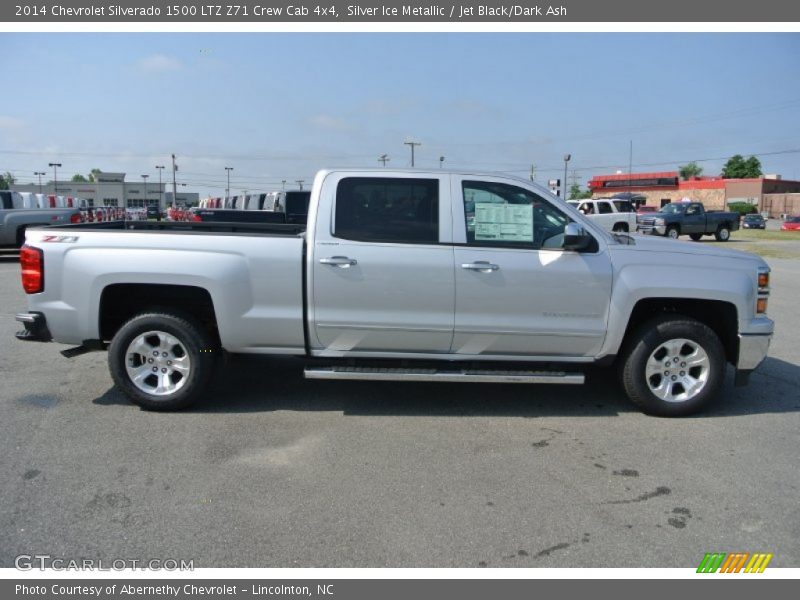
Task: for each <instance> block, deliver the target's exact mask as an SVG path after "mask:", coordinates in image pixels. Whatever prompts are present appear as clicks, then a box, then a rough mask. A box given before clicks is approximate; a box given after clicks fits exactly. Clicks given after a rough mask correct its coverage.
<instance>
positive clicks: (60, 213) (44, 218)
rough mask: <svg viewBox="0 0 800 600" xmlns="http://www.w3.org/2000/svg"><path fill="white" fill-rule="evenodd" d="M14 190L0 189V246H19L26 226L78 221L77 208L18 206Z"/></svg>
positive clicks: (22, 240)
mask: <svg viewBox="0 0 800 600" xmlns="http://www.w3.org/2000/svg"><path fill="white" fill-rule="evenodd" d="M15 195H16V196H19V194H16V193H15V192H9V191H0V246H4V247H6V246H13V247H17V248H19V247H20V246H22V243H23V242H24V241H25V230H26V229H27V228H28V227H37V226H42V225H63V224H66V223H78V222H80V220H81V211H80V210H79V209H77V208H20V203H19V202H15V201H14V196H15Z"/></svg>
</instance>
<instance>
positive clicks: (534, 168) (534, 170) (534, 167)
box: [531, 163, 536, 181]
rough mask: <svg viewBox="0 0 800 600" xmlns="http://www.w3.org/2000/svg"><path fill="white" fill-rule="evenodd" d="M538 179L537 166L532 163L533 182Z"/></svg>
mask: <svg viewBox="0 0 800 600" xmlns="http://www.w3.org/2000/svg"><path fill="white" fill-rule="evenodd" d="M535 179H536V165H535V164H533V163H531V181H534V180H535Z"/></svg>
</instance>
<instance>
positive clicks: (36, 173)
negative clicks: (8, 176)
mask: <svg viewBox="0 0 800 600" xmlns="http://www.w3.org/2000/svg"><path fill="white" fill-rule="evenodd" d="M33 174H34V175H38V176H39V193H40V194H41V193H42V175H46V174H47V173H45V172H44V171H34V172H33Z"/></svg>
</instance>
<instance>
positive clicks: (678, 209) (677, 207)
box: [661, 204, 686, 215]
mask: <svg viewBox="0 0 800 600" xmlns="http://www.w3.org/2000/svg"><path fill="white" fill-rule="evenodd" d="M661 212H663V213H667V214H668V215H674V214H677V213H682V212H686V205H685V204H667V205H666V206H665V207H664V208H662V209H661Z"/></svg>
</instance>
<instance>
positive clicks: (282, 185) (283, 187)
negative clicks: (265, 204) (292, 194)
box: [281, 179, 286, 192]
mask: <svg viewBox="0 0 800 600" xmlns="http://www.w3.org/2000/svg"><path fill="white" fill-rule="evenodd" d="M281 191H282V192H285V191H286V180H285V179H281Z"/></svg>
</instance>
